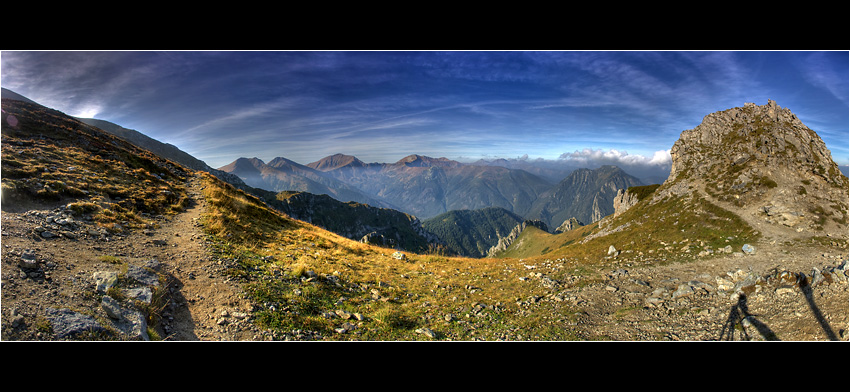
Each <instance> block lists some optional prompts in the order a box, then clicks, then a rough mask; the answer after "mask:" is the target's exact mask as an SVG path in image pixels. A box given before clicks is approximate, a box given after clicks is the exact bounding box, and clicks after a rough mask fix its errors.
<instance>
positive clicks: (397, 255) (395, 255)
mask: <svg viewBox="0 0 850 392" xmlns="http://www.w3.org/2000/svg"><path fill="white" fill-rule="evenodd" d="M393 258H394V259H396V260H405V259H406V258H407V255H405V254H404V253H401V252H395V253H393Z"/></svg>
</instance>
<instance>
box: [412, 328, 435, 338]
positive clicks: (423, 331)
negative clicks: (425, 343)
mask: <svg viewBox="0 0 850 392" xmlns="http://www.w3.org/2000/svg"><path fill="white" fill-rule="evenodd" d="M416 333H418V334H422V335H425V336H427V337H429V338H431V339H436V338H437V334H436V333H435V332H434V331H432V330H431V329H429V328H419V329H417V330H416Z"/></svg>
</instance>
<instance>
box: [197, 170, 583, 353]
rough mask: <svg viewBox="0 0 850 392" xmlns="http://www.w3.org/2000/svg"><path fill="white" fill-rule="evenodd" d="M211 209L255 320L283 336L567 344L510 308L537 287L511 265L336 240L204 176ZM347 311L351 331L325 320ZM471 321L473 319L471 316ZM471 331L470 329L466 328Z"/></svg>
mask: <svg viewBox="0 0 850 392" xmlns="http://www.w3.org/2000/svg"><path fill="white" fill-rule="evenodd" d="M205 178H206V180H205V181H206V188H205V197H206V198H207V201H208V205H209V210H208V212H207V214H206V215H205V216H204V218H203V222H204V227H205V230H206V232H207V234H208V235H209V238H210V239H211V241H212V242H213V243H215V244H216V249H217V252H219V256H220V257H223V258H231V259H234V260H237V264H238V267H237V268H234V269H233V270H232V274H233V276H234V277H235V278H236V279H238V280H239V281H241V282H243V283H244V285H245V286H244V287H245V288H246V289H247V291H248V293H249V297H250V299H251V300H252V301H253V302H254V303H256V304H257V305H258V308H259V310H258V311H257V313H256V314H255V316H256V320H257V323H258V324H259V325H260V326H261V327H264V328H268V329H271V330H273V331H276V332H278V333H279V334H287V333H290V332H291V331H294V330H300V331H306V330H309V331H314V332H315V333H317V334H319V335H320V336H322V337H323V338H324V339H326V340H328V339H329V340H426V339H427V338H426V337H424V335H421V334H418V333H417V332H416V330H417V329H419V328H430V329H432V330H435V331H439V332H438V337H439V338H449V339H454V340H466V339H472V338H474V337H475V336H476V333H478V334H480V333H481V332H476V331H481V330H486V331H487V332H486V333H487V334H488V339H491V340H492V339H496V338H498V337H499V336H502V335H506V336H511V334H514V333H517V332H516V331H523V333H526V334H530V335H535V334H536V335H538V336H541V337H543V338H544V339H549V340H551V339H565V340H569V339H573V338H574V337H573V336H571V335H570V332H569V331H565V330H558V331H551V330H548V329H546V328H547V327H545V326H544V325H543V324H540V323H537V322H536V320H538V318H539V317H548V316H547V315H528V314H523V315H520V314H518V313H515V312H514V311H513V310H511V309H510V308H511V306H508V305H507V304H512V303H513V302H514V301H516V300H517V299H518V298H526V297H529V296H531V295H533V291H534V290H535V288H534V285H528V284H523V283H521V282H520V281H519V280H518V279H517V273H518V272H519V271H522V270H523V268H522V267H521V266H520V262H518V261H517V260H514V259H501V260H492V259H468V258H453V257H440V256H434V255H419V254H410V253H408V254H406V256H407V259H406V260H397V259H395V258H393V257H392V253H393V252H394V251H393V250H392V249H385V248H381V247H376V246H372V245H367V244H363V243H359V242H356V241H352V240H349V239H346V238H343V237H340V236H338V235H336V234H334V233H331V232H328V231H325V230H323V229H320V228H317V227H315V226H312V225H309V224H306V223H304V222H301V221H297V220H293V219H290V218H288V217H286V216H285V215H283V214H281V213H279V212H276V211H273V210H270V209H268V208H267V207H265V206H264V205H263V204H262V203H261V202H260V201H259V200H258V199H256V198H255V197H253V196H250V195H248V194H246V193H244V192H242V191H239V190H236V189H234V188H233V187H231V186H229V185H226V184H224V183H222V182H221V181H219V180H217V179H215V178H214V177H212V176H205ZM477 308H480V309H484V312H485V313H487V317H482V316H479V317H475V318H474V319H473V320H471V321H464V322H458V321H455V322H452V323H449V322H446V321H445V320H444V319H443V317H444V315H445V314H454V315H455V317H456V318H463V317H464V316H463V315H464V313H467V314H468V313H469V312H472V311H474V310H475V309H477ZM338 309H339V310H345V311H347V312H350V313H360V314H363V315H365V316H366V321H363V322H358V321H356V320H353V319H352V320H348V321H349V322H351V323H355V324H358V327H357V328H356V329H355V330H354V332H349V333H345V334H340V333H336V332H335V331H334V329H335V328H339V326H340V324H341V323H342V321H341V320H340V319H332V318H327V317H325V316H324V314H325V313H327V312H333V311H335V310H338ZM467 320H469V319H467ZM470 325H475V327H474V328H470Z"/></svg>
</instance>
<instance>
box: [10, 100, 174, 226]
mask: <svg viewBox="0 0 850 392" xmlns="http://www.w3.org/2000/svg"><path fill="white" fill-rule="evenodd" d="M3 111H4V113H3V143H2V154H3V159H2V173H3V178H2V190H3V204H4V208H15V207H16V206H18V205H22V204H28V203H49V204H55V205H59V204H62V203H68V204H69V205H70V206H71V207H72V208H74V209H75V210H78V212H80V213H82V212H86V213H91V214H92V216H93V220H94V221H95V222H96V223H97V224H98V225H99V226H101V227H103V228H105V229H107V230H113V231H121V230H125V229H134V228H143V227H146V226H147V225H150V224H154V219H153V218H154V217H155V216H156V215H167V214H173V213H176V212H179V211H180V210H182V209H183V208H184V207H185V203H186V201H187V195H186V189H185V186H184V181H185V179H186V177H185V176H186V175H187V171H186V170H185V169H184V168H182V167H181V166H179V165H177V164H175V163H173V162H171V161H168V160H165V159H162V158H160V157H158V156H156V155H154V154H152V153H150V152H149V151H147V150H143V149H139V148H137V147H135V146H133V145H132V144H130V143H128V142H125V141H123V140H121V139H119V138H117V137H114V136H112V135H109V134H106V133H104V132H102V131H100V130H99V129H96V128H93V127H91V126H88V125H86V124H83V123H81V122H79V121H77V120H74V119H71V118H70V117H68V116H65V115H64V114H62V113H61V112H57V111H54V110H51V109H46V108H44V107H42V106H39V105H34V104H29V103H22V102H18V101H9V100H3Z"/></svg>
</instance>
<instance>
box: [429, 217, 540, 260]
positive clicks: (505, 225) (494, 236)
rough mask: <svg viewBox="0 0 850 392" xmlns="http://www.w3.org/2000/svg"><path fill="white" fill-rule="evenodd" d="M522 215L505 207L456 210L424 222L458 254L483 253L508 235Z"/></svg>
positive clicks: (472, 254) (470, 255) (480, 254)
mask: <svg viewBox="0 0 850 392" xmlns="http://www.w3.org/2000/svg"><path fill="white" fill-rule="evenodd" d="M522 221H523V219H522V217H520V216H519V215H516V214H514V213H512V212H510V211H508V210H506V209H504V208H499V207H487V208H482V209H478V210H454V211H449V212H446V213H442V214H440V215H437V216H435V217H433V218H431V219H427V220H425V221H424V222H422V226H423V227H424V228H425V229H426V230H428V231H429V232H431V233H433V234H434V235H435V236H437V237H438V238H440V240H442V241H443V242H444V243H445V244H446V245H447V246H448V248H449V249H451V250H453V251H454V252H455V253H456V254H459V255H463V256H467V257H484V256H486V255H487V250H488V249H490V248H491V247H493V246H494V245H496V244H497V243H498V242H499V238H500V237H503V236H507V235H508V233H510V231H511V229H513V228H514V227H515V226H516V225H517V224H518V223H520V222H522Z"/></svg>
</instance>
